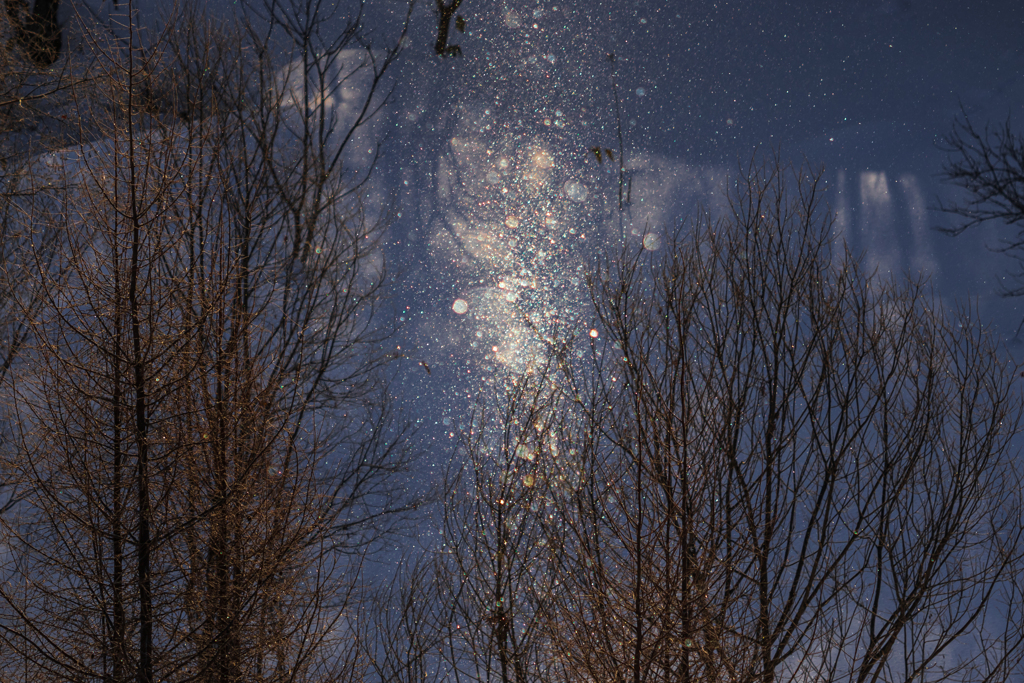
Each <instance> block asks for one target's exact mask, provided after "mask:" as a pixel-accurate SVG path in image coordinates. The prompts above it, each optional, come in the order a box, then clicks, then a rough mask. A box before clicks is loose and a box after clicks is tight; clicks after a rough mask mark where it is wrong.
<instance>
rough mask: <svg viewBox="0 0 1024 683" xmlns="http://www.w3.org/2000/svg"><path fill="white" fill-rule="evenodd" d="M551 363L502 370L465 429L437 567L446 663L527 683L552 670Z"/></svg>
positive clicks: (554, 395)
mask: <svg viewBox="0 0 1024 683" xmlns="http://www.w3.org/2000/svg"><path fill="white" fill-rule="evenodd" d="M555 372H556V366H555V365H554V364H553V363H539V364H538V365H537V366H535V367H534V368H532V369H530V370H529V371H528V372H527V373H525V374H523V375H521V376H519V377H508V378H504V380H499V381H498V382H497V383H496V384H497V385H498V387H497V388H496V389H494V395H493V396H492V395H486V394H485V395H484V396H483V397H482V398H481V401H480V404H479V406H478V409H477V412H476V413H475V414H474V415H473V416H472V418H471V419H470V420H469V423H468V424H467V425H465V428H464V429H463V430H462V434H461V436H462V439H463V441H462V444H461V446H460V448H459V453H458V455H457V456H456V458H455V461H456V462H459V463H463V464H462V466H461V467H459V468H457V469H455V470H454V472H453V474H452V475H451V476H449V478H448V485H447V489H448V491H449V492H448V493H447V495H446V497H445V500H446V503H445V507H444V515H443V521H442V531H441V543H442V547H441V548H440V549H439V550H438V552H437V558H436V562H435V565H434V566H435V572H436V575H437V577H438V578H437V586H438V588H439V590H440V591H441V594H440V595H439V596H438V598H437V602H438V604H439V605H441V606H442V608H441V609H442V610H443V611H442V613H441V615H440V624H441V632H442V634H443V637H444V641H445V643H446V647H445V648H444V652H445V658H446V660H447V664H448V666H449V667H450V668H451V669H453V670H454V671H456V672H458V673H459V674H460V675H464V676H466V677H468V678H469V679H470V680H486V681H489V680H497V681H502V682H503V683H513V682H514V683H527V682H528V681H536V680H545V679H546V678H547V676H548V674H549V673H550V672H549V670H550V658H549V652H548V648H547V639H546V637H545V635H544V633H545V628H546V624H547V621H548V616H547V612H548V606H549V603H550V602H551V601H552V599H553V595H554V593H556V592H557V591H558V582H559V575H560V572H559V563H560V561H561V552H560V549H559V548H560V541H559V540H558V529H559V524H558V520H557V518H556V517H555V516H554V514H553V513H554V508H553V507H552V503H553V500H552V498H551V491H552V487H554V486H558V485H559V481H560V479H559V478H560V477H561V478H562V479H564V473H563V472H562V462H563V459H564V457H565V456H564V454H562V455H560V435H561V432H562V425H561V419H562V417H563V416H562V415H561V413H560V411H558V410H556V408H557V406H558V404H559V402H560V399H561V391H560V388H559V387H558V385H557V383H556V382H555Z"/></svg>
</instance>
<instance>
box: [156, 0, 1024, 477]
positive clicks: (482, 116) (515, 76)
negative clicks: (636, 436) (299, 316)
mask: <svg viewBox="0 0 1024 683" xmlns="http://www.w3.org/2000/svg"><path fill="white" fill-rule="evenodd" d="M325 4H326V5H330V3H325ZM209 6H210V8H211V12H217V13H224V12H226V10H227V8H228V7H233V6H235V3H225V4H223V5H222V4H220V3H218V2H215V1H214V0H210V2H209ZM156 7H158V5H155V4H153V5H151V6H149V7H148V8H147V7H143V15H144V16H147V17H153V16H155V15H156V14H157V12H156V10H155V8H156ZM341 7H342V8H345V7H347V5H345V4H344V3H343V4H342V5H341ZM433 8H434V2H433V0H429V1H428V0H421V1H420V2H419V3H417V6H416V8H415V11H414V13H413V16H412V24H411V28H410V30H409V35H408V37H407V38H406V49H405V51H404V53H403V56H402V57H401V59H400V60H399V61H398V62H397V64H396V65H395V68H394V69H393V70H392V72H391V79H392V81H391V84H392V85H394V88H395V89H394V93H393V95H392V97H391V101H390V104H389V105H388V106H387V107H386V108H385V109H384V111H383V112H382V113H381V115H380V117H379V119H378V121H377V123H376V128H375V130H374V134H375V135H377V136H378V137H379V138H380V139H382V140H383V144H382V148H381V149H382V156H381V157H380V160H379V162H378V168H377V171H376V173H375V175H374V176H373V180H372V182H371V184H370V188H369V198H368V199H369V203H370V205H371V206H378V207H379V206H383V205H385V204H387V203H388V202H389V201H394V202H395V205H394V206H395V211H396V212H397V216H396V220H395V221H394V223H393V224H392V226H391V228H390V229H389V232H388V234H387V237H386V245H385V249H384V257H385V258H386V262H387V264H388V269H389V271H390V272H391V273H392V274H393V276H394V279H393V285H394V287H393V290H392V295H391V299H390V301H389V309H388V311H387V312H386V314H385V315H386V316H388V317H393V318H394V320H393V321H388V320H385V321H383V322H385V323H388V322H394V323H395V324H396V325H397V326H398V329H399V331H398V333H397V336H396V337H395V338H394V339H393V341H392V342H389V343H393V344H394V346H395V347H401V349H400V350H401V355H402V356H403V358H402V360H400V361H399V362H397V363H396V364H395V365H394V366H393V369H392V371H393V372H394V378H395V381H394V391H395V393H396V395H397V396H398V397H399V399H400V401H401V404H402V405H403V408H404V410H405V411H406V413H407V415H408V416H409V417H410V418H411V419H412V420H413V421H415V422H416V423H417V425H418V427H419V432H418V438H419V439H420V443H421V447H422V448H423V450H424V451H426V452H427V457H426V458H425V459H424V460H423V461H422V464H423V466H424V468H425V470H427V471H437V470H438V468H440V467H441V466H443V464H444V463H445V461H446V459H447V458H448V457H450V455H451V454H452V453H453V452H454V448H455V440H456V434H457V431H458V427H459V425H460V424H463V423H464V420H465V418H466V415H467V411H468V410H469V408H470V406H471V405H472V404H473V401H474V399H475V397H476V396H478V395H479V394H480V392H487V391H491V390H493V389H494V388H495V386H494V385H495V382H496V381H497V382H499V383H500V378H501V377H503V376H505V373H509V372H511V373H516V372H521V371H523V370H525V369H527V368H528V367H529V366H530V364H531V363H532V362H534V360H536V359H537V358H538V357H539V354H541V353H542V350H543V347H544V339H543V338H544V337H545V336H546V335H554V334H557V333H564V332H565V331H566V330H568V331H570V332H572V333H574V334H581V333H589V330H590V328H591V324H592V321H591V320H590V319H589V312H588V311H589V308H588V305H587V292H586V286H585V279H586V274H587V273H588V272H589V271H591V270H592V265H593V263H594V259H595V258H596V255H597V254H598V253H600V252H602V251H604V250H611V251H613V252H614V251H617V250H619V249H621V248H622V247H623V245H624V244H625V246H626V247H627V248H632V249H640V248H648V249H652V250H656V249H657V248H659V247H660V245H661V241H662V240H663V239H664V237H665V236H666V235H667V234H669V233H671V232H674V231H675V230H677V229H678V228H679V226H680V225H681V223H682V221H683V220H684V219H685V218H686V217H687V216H692V215H693V213H694V211H695V210H696V209H697V207H698V206H704V207H707V208H708V209H709V210H711V211H712V212H718V211H721V210H722V208H723V198H724V197H723V191H724V188H725V186H726V184H727V182H728V178H729V177H730V176H731V175H735V174H736V173H737V171H738V170H739V169H740V168H741V166H743V165H744V164H747V163H749V162H750V160H751V159H754V158H763V157H765V156H766V155H771V154H773V153H776V152H778V153H780V154H781V155H782V157H783V158H785V159H787V160H792V161H793V162H794V163H797V164H800V163H806V164H807V165H809V166H810V167H812V168H816V169H818V168H820V169H822V171H823V174H824V179H825V182H826V184H827V188H828V189H827V192H828V195H827V201H828V203H829V205H830V206H831V207H832V209H833V211H834V212H835V214H836V237H837V239H845V240H846V243H847V244H848V245H849V247H850V248H851V249H852V250H853V251H854V252H855V253H857V254H861V255H862V258H863V260H864V263H865V265H866V266H867V267H868V268H870V269H872V270H877V272H878V273H879V274H881V275H882V276H885V275H888V274H893V275H896V276H900V275H903V274H910V275H911V276H913V277H919V276H924V277H928V278H929V279H930V281H931V283H932V284H933V286H934V288H935V291H936V293H937V294H938V295H939V296H941V297H943V299H944V300H949V301H952V297H964V296H972V297H976V298H977V299H976V300H977V302H978V306H979V308H980V310H981V313H982V317H983V318H984V319H985V320H988V321H990V322H991V323H992V324H993V325H995V326H996V327H997V329H998V330H999V331H1000V333H1001V334H1002V335H1003V336H1004V338H1005V339H1006V341H1007V342H1008V343H1009V344H1010V348H1011V349H1014V348H1017V347H1016V346H1015V344H1017V343H1018V342H1017V341H1016V340H1014V339H1013V335H1014V332H1015V330H1016V327H1017V324H1018V323H1019V322H1020V317H1021V315H1022V314H1024V306H1021V305H1020V304H1021V302H1019V301H1018V300H1008V299H1005V298H1001V297H1000V296H999V295H998V293H999V278H1000V277H1001V276H1002V274H1003V273H1005V272H1006V271H1007V270H1008V269H1009V268H1010V266H1011V265H1012V264H1011V263H1010V262H1009V260H1008V259H1007V258H1006V257H1004V256H1001V255H999V254H995V253H992V251H991V250H990V249H989V247H994V246H998V243H999V239H1000V236H1001V235H1004V234H1008V233H1007V232H1006V230H1007V228H1005V227H1003V226H996V225H993V226H988V227H986V228H984V229H980V230H976V231H974V232H971V233H969V234H966V235H964V236H961V237H959V238H952V237H949V236H947V235H944V234H942V233H939V232H937V231H936V230H935V229H934V228H935V227H937V226H949V225H951V222H950V219H949V218H948V217H947V216H944V215H942V214H939V213H937V212H935V211H933V210H931V207H933V206H934V205H935V204H936V202H937V201H938V199H939V198H946V199H949V198H951V197H955V196H956V192H955V191H954V190H953V189H952V188H949V187H948V186H945V185H943V184H942V183H941V181H940V178H939V174H940V172H941V169H942V164H943V161H944V159H945V158H946V157H945V154H944V153H943V152H942V151H941V150H940V149H939V146H938V143H939V142H940V141H941V138H942V136H943V135H945V134H947V133H948V132H949V131H950V129H951V127H952V125H953V122H954V118H955V117H956V116H957V115H958V114H959V113H960V112H961V108H962V111H963V112H966V114H967V115H968V116H969V117H970V119H971V120H972V121H973V122H974V123H976V124H978V125H984V124H986V123H1002V122H1003V121H1005V119H1006V117H1007V116H1008V115H1009V116H1012V117H1014V118H1013V120H1014V121H1022V123H1021V124H1020V126H1019V127H1018V130H1019V131H1024V6H1022V5H1021V4H1020V3H1019V2H1014V1H1012V0H991V1H988V2H964V1H963V0H959V1H957V0H935V1H932V2H922V1H920V0H859V1H830V2H821V1H804V2H764V1H749V2H726V1H717V2H710V1H697V0H694V1H689V0H687V1H685V2H684V1H683V0H676V1H674V2H673V1H667V0H647V1H633V0H570V1H563V0H552V1H547V2H533V1H532V0H529V1H522V2H520V1H513V0H504V1H501V0H463V3H462V6H461V7H460V9H459V14H461V15H463V16H464V18H465V20H466V32H465V33H458V32H456V31H455V30H454V28H453V30H452V35H451V40H450V42H451V43H452V44H456V43H457V44H459V46H460V48H461V51H462V56H461V57H455V58H448V59H442V58H439V57H437V56H436V55H435V54H434V50H433V47H434V41H435V39H436V35H437V19H436V15H435V12H434V9H433ZM404 15H405V6H404V3H403V2H399V1H398V0H371V1H370V2H369V4H368V5H367V8H366V12H365V15H364V21H363V26H364V28H365V30H366V31H367V32H368V35H369V36H370V37H371V40H372V41H373V42H374V43H375V44H377V45H383V44H385V43H387V41H389V40H393V39H394V36H395V35H396V31H397V29H398V27H399V26H400V24H401V20H402V19H403V18H404ZM147 20H148V21H153V19H147ZM610 55H611V56H613V57H611V56H610ZM352 94H353V96H355V95H357V94H358V92H357V91H353V93H352ZM616 99H618V105H616ZM339 106H340V107H344V102H342V103H340V104H339ZM620 130H621V139H622V141H621V145H620V140H619V136H620ZM595 147H596V148H598V151H599V154H600V155H601V158H602V160H601V162H600V163H598V161H597V160H596V158H595V155H594V152H593V148H595ZM620 149H621V159H620ZM605 150H607V151H605ZM609 155H610V156H611V158H609ZM613 159H614V160H613ZM364 160H365V157H359V155H355V156H353V159H352V164H353V166H354V167H358V165H359V164H360V163H362V162H363V161H364ZM620 160H621V161H623V162H624V163H623V166H624V168H625V171H624V173H623V177H622V190H623V194H624V200H627V201H624V203H623V207H622V209H621V210H620V208H619V190H620V181H619V174H618V164H617V162H618V161H620ZM597 333H598V334H599V333H600V332H599V331H597ZM1021 348H1024V347H1021ZM396 350H397V349H396ZM427 368H429V369H430V370H429V372H428V371H427Z"/></svg>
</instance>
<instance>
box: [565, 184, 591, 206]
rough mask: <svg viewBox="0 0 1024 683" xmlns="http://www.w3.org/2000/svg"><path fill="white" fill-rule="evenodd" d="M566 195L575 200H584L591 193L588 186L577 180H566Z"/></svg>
mask: <svg viewBox="0 0 1024 683" xmlns="http://www.w3.org/2000/svg"><path fill="white" fill-rule="evenodd" d="M562 191H563V192H565V196H566V197H568V198H569V199H571V200H572V201H574V202H584V201H586V200H587V195H588V194H589V192H588V190H587V186H586V185H584V184H583V183H581V182H579V181H577V180H566V181H565V184H564V185H562Z"/></svg>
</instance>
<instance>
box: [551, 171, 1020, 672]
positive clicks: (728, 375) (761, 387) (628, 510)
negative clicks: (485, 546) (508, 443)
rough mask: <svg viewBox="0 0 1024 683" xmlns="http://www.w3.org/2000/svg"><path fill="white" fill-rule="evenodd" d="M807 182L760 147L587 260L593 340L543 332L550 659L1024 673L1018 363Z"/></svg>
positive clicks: (711, 667) (637, 666) (814, 180)
mask: <svg viewBox="0 0 1024 683" xmlns="http://www.w3.org/2000/svg"><path fill="white" fill-rule="evenodd" d="M787 176H788V177H787ZM821 201H822V197H821V191H820V185H819V181H818V177H817V176H814V175H808V174H806V173H805V172H803V171H792V172H788V171H787V170H786V169H783V168H780V167H779V166H778V165H773V164H769V165H766V166H755V167H752V168H750V169H749V170H748V172H747V174H746V175H745V177H743V178H741V179H740V180H739V181H738V182H737V184H736V185H735V186H734V188H733V192H732V204H731V209H732V211H731V214H729V215H728V216H726V217H725V218H723V219H721V220H720V221H712V220H711V219H710V218H709V217H707V216H702V217H701V218H700V219H699V220H697V221H695V222H694V223H693V224H692V225H691V226H689V230H688V231H686V232H685V233H683V232H681V233H680V235H679V238H678V240H677V241H675V242H674V243H672V244H669V245H668V246H667V247H666V248H665V250H664V251H662V252H657V253H655V254H654V255H653V256H649V255H647V254H644V253H641V254H638V255H635V256H630V255H628V254H623V255H620V256H616V257H615V258H614V259H608V260H606V261H605V262H604V265H603V267H601V268H599V269H598V270H597V272H596V273H595V275H594V276H593V278H592V281H591V291H592V293H593V305H594V309H595V311H596V316H597V324H596V325H595V328H594V329H595V334H597V335H599V337H598V339H594V338H593V335H591V337H590V338H589V339H590V340H592V344H591V348H590V354H589V358H590V362H589V363H588V362H584V359H581V358H579V357H577V356H576V355H575V354H572V353H565V352H561V351H559V352H558V357H559V358H560V359H561V369H562V371H563V374H564V378H565V379H564V380H563V381H562V384H563V385H564V386H566V387H568V388H569V391H570V392H571V393H570V395H571V401H570V404H569V405H568V406H567V407H564V408H563V410H566V411H570V412H571V413H572V414H573V415H574V417H573V418H572V420H566V423H567V424H571V425H574V426H573V427H572V429H571V430H570V431H569V432H567V436H566V441H567V444H569V445H571V447H572V449H573V452H574V453H575V456H574V457H575V458H576V461H577V462H578V463H579V467H580V468H581V470H582V472H583V476H582V478H581V485H580V486H579V487H578V488H561V489H554V490H553V493H554V497H555V500H556V502H557V507H558V511H559V516H560V518H561V519H562V520H563V521H564V523H565V525H566V530H565V531H563V532H562V533H561V534H560V539H562V540H563V542H564V545H563V558H562V561H561V562H562V565H561V566H562V567H564V568H563V569H562V570H561V571H560V573H559V580H560V581H561V583H562V588H563V589H562V590H561V591H560V592H559V593H558V596H559V601H558V605H557V609H555V610H553V611H552V617H551V621H550V629H549V630H548V632H547V634H546V635H547V637H548V638H549V639H550V641H551V648H552V651H553V652H554V653H555V654H554V657H555V658H556V659H557V660H558V666H559V670H560V671H562V672H563V674H564V678H565V679H567V680H579V681H589V680H608V681H623V682H625V681H632V682H634V683H640V682H641V681H668V680H672V681H697V680H701V681H707V680H721V681H750V682H753V681H760V682H763V683H770V682H773V681H779V680H783V681H798V680H807V679H815V680H829V681H840V680H846V681H857V682H858V683H864V682H866V681H877V680H886V681H921V680H929V681H931V680H951V681H990V680H1007V677H1010V676H1015V675H1020V662H1021V655H1022V645H1024V641H1022V637H1024V635H1022V634H1024V630H1022V626H1024V620H1022V616H1021V615H1022V611H1021V608H1022V604H1021V598H1022V594H1021V592H1020V586H1019V583H1018V582H1019V578H1018V576H1019V573H1020V562H1021V550H1022V547H1021V540H1022V539H1021V534H1022V533H1024V531H1022V529H1024V527H1022V521H1024V520H1022V519H1021V505H1020V494H1019V487H1020V478H1019V473H1018V468H1017V463H1016V459H1015V451H1014V449H1012V448H1011V438H1012V437H1013V435H1014V433H1015V431H1016V429H1017V426H1018V424H1019V420H1020V416H1021V400H1020V396H1019V393H1018V391H1017V390H1016V388H1015V387H1014V375H1015V373H1014V369H1013V367H1012V365H1008V364H1007V362H1006V360H1005V359H1004V358H1003V357H1002V356H1001V355H1000V352H999V350H998V349H997V348H996V346H995V345H994V343H993V342H992V340H991V339H990V338H989V337H988V336H987V335H986V334H985V333H984V332H982V330H981V327H980V326H979V324H978V322H977V319H976V317H975V316H974V315H973V313H972V311H970V310H957V311H953V312H947V311H943V310H941V309H939V308H938V307H937V305H936V304H934V303H932V302H931V300H930V299H929V297H928V296H927V294H926V292H925V290H924V289H923V288H922V286H920V285H916V284H909V283H898V282H883V281H878V280H870V281H869V280H868V279H867V278H865V276H863V275H862V274H861V272H860V271H859V270H858V267H857V265H856V263H855V262H854V261H853V260H852V259H851V258H850V257H849V255H848V254H843V253H838V254H835V253H833V248H832V245H831V243H830V233H831V220H832V219H831V217H830V215H829V214H828V213H827V212H825V211H824V210H823V209H822V207H821ZM577 350H579V351H583V350H585V347H584V348H579V347H577Z"/></svg>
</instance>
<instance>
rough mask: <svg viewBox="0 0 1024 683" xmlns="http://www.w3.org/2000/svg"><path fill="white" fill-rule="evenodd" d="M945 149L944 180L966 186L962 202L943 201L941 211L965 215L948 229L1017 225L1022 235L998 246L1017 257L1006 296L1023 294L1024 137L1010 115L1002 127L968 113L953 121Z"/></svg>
mask: <svg viewBox="0 0 1024 683" xmlns="http://www.w3.org/2000/svg"><path fill="white" fill-rule="evenodd" d="M940 148H941V149H942V150H943V151H944V152H946V153H947V154H949V160H948V161H947V162H946V164H945V166H944V167H943V169H942V178H943V179H944V180H945V181H946V182H947V183H949V184H951V185H956V186H958V187H961V188H963V189H965V190H967V193H968V194H967V197H966V199H965V200H964V201H963V202H956V201H954V202H950V203H942V202H940V203H939V205H938V209H939V210H940V211H944V212H946V213H949V214H953V215H954V216H957V217H958V218H960V219H962V220H961V222H960V223H959V224H958V225H955V226H954V227H952V228H947V229H945V230H944V231H945V232H947V233H949V234H952V235H960V234H962V233H964V232H966V231H967V230H970V229H971V228H974V227H977V226H979V225H981V224H982V223H987V222H988V221H1001V222H1003V223H1005V224H1007V225H1010V226H1015V227H1016V230H1017V233H1016V235H1014V236H1013V237H1009V238H1007V239H1005V240H1004V241H1003V243H1002V245H1001V246H1000V247H998V248H997V249H996V250H997V251H999V252H1002V253H1005V254H1007V255H1009V256H1011V257H1012V258H1013V259H1014V260H1016V261H1017V269H1016V271H1015V272H1014V273H1013V277H1014V279H1015V280H1016V281H1017V282H1018V284H1017V285H1014V286H1008V287H1005V290H1004V293H1005V294H1006V295H1007V296H1021V295H1022V294H1024V283H1021V281H1022V280H1024V137H1022V136H1020V135H1017V134H1016V133H1014V132H1013V128H1012V127H1011V125H1010V119H1009V118H1007V119H1006V121H1005V122H1003V124H1002V125H999V126H989V125H987V124H986V125H985V127H984V128H983V129H982V130H979V129H977V128H976V127H975V126H974V124H972V123H971V121H970V119H969V118H967V114H966V113H963V114H962V116H961V118H959V119H957V120H956V121H955V122H954V124H953V130H952V131H951V132H950V134H949V135H947V136H946V138H945V139H944V140H943V143H942V144H941V145H940Z"/></svg>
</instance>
